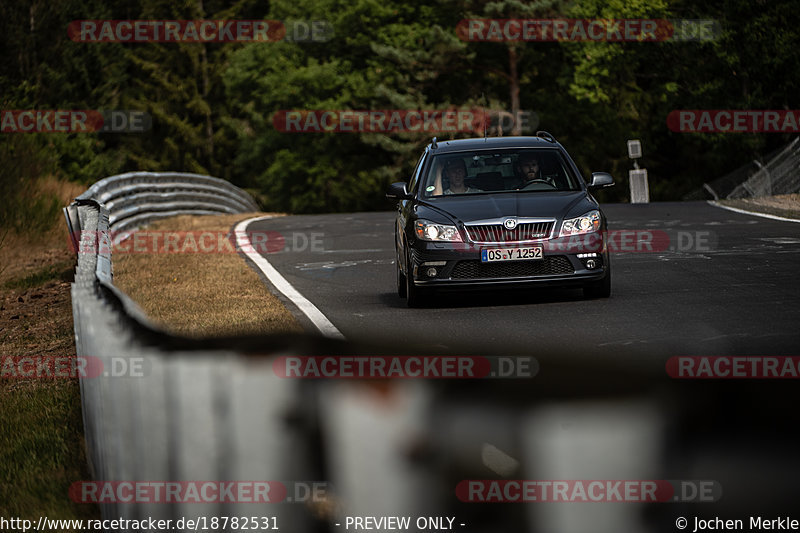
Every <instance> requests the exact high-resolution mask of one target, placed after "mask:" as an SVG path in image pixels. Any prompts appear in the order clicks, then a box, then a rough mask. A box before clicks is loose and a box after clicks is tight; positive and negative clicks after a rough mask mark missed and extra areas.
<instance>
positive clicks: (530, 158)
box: [517, 152, 544, 189]
mask: <svg viewBox="0 0 800 533" xmlns="http://www.w3.org/2000/svg"><path fill="white" fill-rule="evenodd" d="M517 167H518V168H519V174H520V176H519V177H520V182H519V184H518V185H517V189H522V188H523V187H525V186H526V185H528V184H530V183H531V182H533V181H535V180H542V179H544V178H542V170H541V168H540V167H539V158H538V157H536V154H533V153H531V152H523V153H521V154H520V156H519V158H518V159H517Z"/></svg>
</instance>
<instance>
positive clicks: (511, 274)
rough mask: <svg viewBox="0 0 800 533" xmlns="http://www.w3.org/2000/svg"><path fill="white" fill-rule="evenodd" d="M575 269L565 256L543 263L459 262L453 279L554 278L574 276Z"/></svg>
mask: <svg viewBox="0 0 800 533" xmlns="http://www.w3.org/2000/svg"><path fill="white" fill-rule="evenodd" d="M574 273H575V269H574V268H572V263H570V262H569V259H567V258H566V257H565V256H563V255H551V256H546V257H545V258H544V259H542V260H541V261H508V262H499V263H482V262H481V261H459V262H458V263H456V266H455V267H453V272H452V274H451V275H450V277H451V278H452V279H487V278H524V277H528V276H552V275H557V274H574Z"/></svg>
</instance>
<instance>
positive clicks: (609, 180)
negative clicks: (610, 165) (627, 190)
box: [589, 172, 614, 191]
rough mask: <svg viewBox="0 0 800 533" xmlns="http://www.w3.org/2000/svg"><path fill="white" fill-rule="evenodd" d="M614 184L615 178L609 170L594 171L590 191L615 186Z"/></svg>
mask: <svg viewBox="0 0 800 533" xmlns="http://www.w3.org/2000/svg"><path fill="white" fill-rule="evenodd" d="M613 185H614V178H613V177H612V176H611V174H609V173H608V172H592V182H591V183H590V184H589V190H590V191H593V190H595V189H604V188H606V187H613Z"/></svg>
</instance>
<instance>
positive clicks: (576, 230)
mask: <svg viewBox="0 0 800 533" xmlns="http://www.w3.org/2000/svg"><path fill="white" fill-rule="evenodd" d="M599 229H600V211H589V212H588V213H586V214H585V215H583V216H582V217H578V218H568V219H567V220H565V221H564V223H563V224H562V225H561V232H560V233H559V234H558V236H559V237H565V236H566V237H568V236H570V235H582V234H584V233H592V232H593V231H597V230H599Z"/></svg>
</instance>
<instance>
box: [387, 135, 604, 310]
mask: <svg viewBox="0 0 800 533" xmlns="http://www.w3.org/2000/svg"><path fill="white" fill-rule="evenodd" d="M613 184H614V180H613V178H612V177H611V175H610V174H607V173H605V172H595V173H593V174H592V179H591V181H590V182H588V183H587V182H586V181H585V180H584V178H583V177H582V176H581V173H580V171H579V170H578V167H577V166H576V165H575V162H574V161H573V160H572V158H571V157H570V156H569V154H568V153H567V151H566V150H565V149H564V147H563V146H562V145H561V144H560V143H558V142H557V141H556V140H555V138H554V137H553V136H552V135H550V134H549V133H547V132H537V134H536V136H535V137H489V138H479V139H462V140H453V141H440V142H437V141H436V139H435V138H434V139H433V142H431V144H429V145H428V146H427V147H426V148H425V152H424V153H423V154H422V157H420V159H419V162H418V163H417V166H416V168H415V169H414V172H413V174H412V176H411V180H410V181H409V183H407V184H406V183H405V182H398V183H393V184H392V185H391V186H390V187H389V190H388V191H387V193H386V197H387V198H389V199H393V200H398V204H397V222H396V226H395V247H396V250H397V293H398V295H399V296H400V297H404V298H407V299H408V305H409V306H411V307H415V306H418V305H420V304H422V303H423V302H426V301H428V300H429V299H430V296H431V295H432V293H433V292H434V291H437V290H465V289H486V288H491V287H503V286H517V285H567V286H569V285H572V286H581V287H583V290H584V295H585V296H586V297H589V298H598V297H601V298H602V297H608V296H610V295H611V263H610V262H609V254H608V249H607V246H606V218H605V215H604V214H603V212H602V210H601V209H600V206H599V204H598V203H597V201H596V200H595V199H594V198H593V197H592V195H591V193H590V192H591V191H592V190H595V189H599V188H602V187H609V186H611V185H613Z"/></svg>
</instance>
